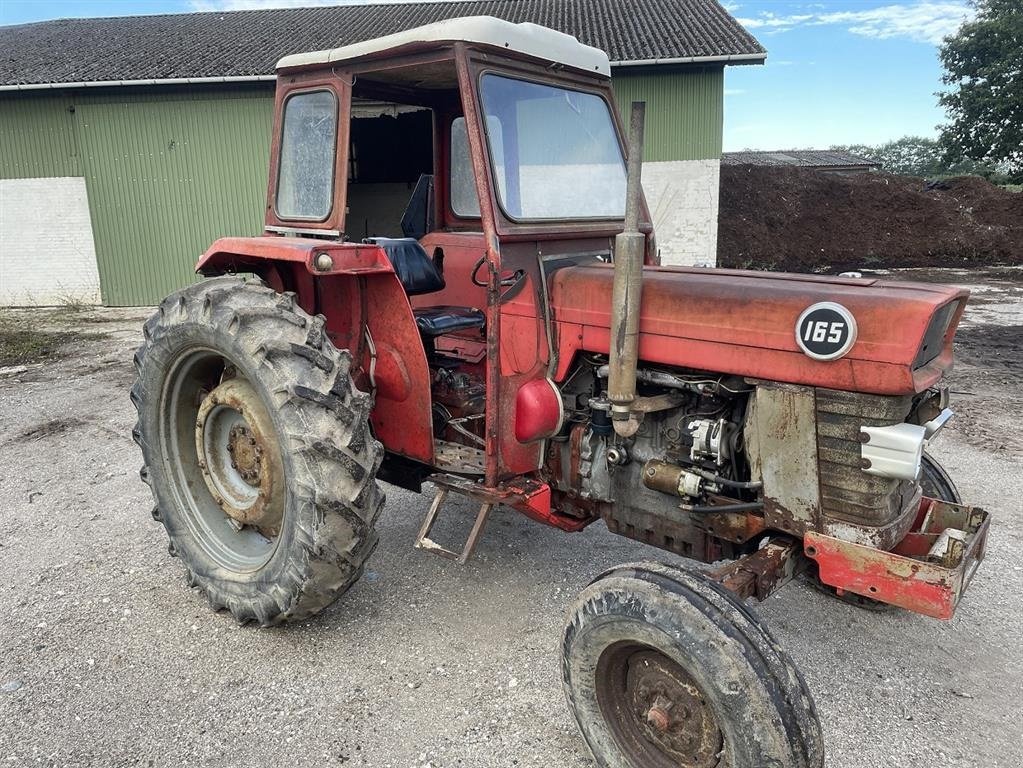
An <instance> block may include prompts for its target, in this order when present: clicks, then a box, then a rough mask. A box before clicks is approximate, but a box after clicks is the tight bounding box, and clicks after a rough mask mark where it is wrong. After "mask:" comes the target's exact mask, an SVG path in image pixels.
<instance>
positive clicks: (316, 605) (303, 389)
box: [131, 276, 384, 626]
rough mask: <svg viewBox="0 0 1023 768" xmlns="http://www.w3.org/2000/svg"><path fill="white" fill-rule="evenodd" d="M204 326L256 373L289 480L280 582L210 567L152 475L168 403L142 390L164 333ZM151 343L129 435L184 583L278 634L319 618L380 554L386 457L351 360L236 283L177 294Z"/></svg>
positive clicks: (314, 325)
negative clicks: (155, 429) (159, 413)
mask: <svg viewBox="0 0 1023 768" xmlns="http://www.w3.org/2000/svg"><path fill="white" fill-rule="evenodd" d="M199 325H204V326H207V327H208V328H213V329H216V333H218V334H222V335H223V336H226V337H230V338H229V339H225V342H229V343H230V345H231V348H232V349H235V350H242V352H243V353H244V354H246V355H247V357H248V359H249V360H250V361H251V362H252V364H253V366H254V369H255V374H256V377H257V378H258V379H259V383H260V386H261V389H262V391H263V393H264V400H265V401H268V402H265V405H266V406H267V408H268V410H269V411H270V412H271V415H272V417H273V419H274V422H275V424H276V425H277V429H278V439H279V440H280V443H281V450H282V453H283V454H285V456H286V459H285V460H286V463H287V465H288V466H289V468H290V470H291V471H290V474H289V476H288V479H287V490H286V502H285V504H286V510H287V511H286V513H285V520H284V524H285V525H287V526H292V530H291V535H290V537H289V546H288V549H287V551H286V552H285V553H283V554H284V556H285V557H286V562H283V564H282V565H281V566H280V567H279V568H278V569H277V571H276V573H277V578H276V579H275V580H274V581H273V582H267V581H265V580H260V578H259V575H258V572H257V575H256V576H255V577H254V579H252V580H251V581H250V582H246V581H245V580H244V579H239V578H236V577H233V576H230V575H226V576H225V574H224V572H223V569H219V568H217V567H215V566H214V565H213V564H212V563H211V561H208V559H207V558H204V557H203V553H202V552H201V551H200V549H199V548H198V547H197V546H196V545H195V544H194V542H190V541H189V537H190V534H189V533H188V531H187V529H185V527H184V526H182V525H181V524H180V523H177V524H174V520H175V514H174V510H173V509H168V506H169V505H170V504H171V503H172V502H171V501H170V498H171V497H170V494H169V493H168V489H167V487H166V484H165V482H164V480H163V479H162V478H160V477H158V476H157V475H158V474H159V473H154V472H153V471H152V468H153V467H154V466H155V465H157V463H158V462H159V461H160V460H161V457H160V455H159V450H158V447H157V446H155V445H153V444H150V441H149V440H148V439H147V435H150V434H151V432H152V424H154V423H155V421H153V419H152V415H153V414H152V411H153V409H154V408H156V409H158V408H159V407H160V392H159V391H154V390H155V388H152V387H147V386H146V384H147V382H149V383H152V382H153V381H157V380H159V379H160V375H161V373H163V372H162V371H160V370H157V371H149V370H147V368H148V367H149V366H150V365H154V366H156V367H157V368H158V369H159V368H161V367H164V368H165V367H166V365H167V361H168V357H169V354H168V352H167V348H166V347H165V346H162V343H163V342H164V341H165V340H166V339H167V337H168V334H171V333H172V332H177V333H180V332H181V331H182V326H190V327H195V326H199ZM185 332H186V333H187V329H185ZM143 336H144V341H143V344H142V345H141V346H140V347H139V349H138V351H137V352H136V353H135V358H134V362H135V369H136V381H135V384H134V386H133V387H132V393H131V399H132V402H133V403H134V405H135V407H136V409H137V411H138V412H139V420H138V422H137V424H136V426H135V428H134V429H133V431H132V436H133V438H134V439H135V442H137V443H138V444H139V447H140V448H141V449H142V454H143V459H144V462H145V463H144V465H143V467H142V470H141V472H140V475H141V477H142V479H143V481H144V482H146V483H147V484H148V485H149V486H150V488H151V490H152V492H153V495H154V498H155V500H156V507H155V508H154V510H153V517H154V519H156V520H158V521H159V522H161V524H162V525H163V526H164V528H165V529H166V531H167V534H168V536H169V538H170V547H171V550H172V552H177V554H178V555H179V556H182V555H183V554H184V553H188V554H189V556H188V557H185V556H182V557H181V559H182V560H183V562H184V564H185V567H186V571H187V582H188V584H189V585H191V586H194V587H196V588H198V589H199V590H200V591H201V592H203V593H204V594H205V596H206V598H207V600H208V601H209V603H210V605H211V606H212V607H213V608H214V609H216V610H220V609H224V608H226V609H227V610H229V611H230V612H231V613H232V614H233V616H234V617H235V618H236V619H237V620H238V621H239V622H240V623H247V622H250V621H255V622H258V623H259V624H260V625H262V626H270V625H276V624H281V623H285V622H296V621H301V620H304V619H307V618H309V617H311V616H313V615H315V614H316V613H318V612H320V611H322V610H323V609H324V608H326V607H327V606H329V605H330V604H331V603H333V602H334V601H335V600H336V599H337V598H338V597H339V596H340V595H341V594H343V593H344V592H345V591H347V590H348V588H349V587H351V585H352V584H354V583H355V582H356V581H357V580H358V579H359V577H360V576H361V575H362V572H363V568H364V566H365V562H366V560H367V559H368V558H369V556H370V555H371V554H372V552H373V550H374V549H375V548H376V546H377V542H378V538H377V533H376V530H375V527H374V526H375V523H376V521H377V518H378V517H379V515H380V511H381V509H382V507H383V504H384V494H383V492H382V491H381V490H380V488H379V486H378V485H377V482H376V473H377V469H378V468H379V466H380V463H381V461H382V459H383V448H382V446H381V445H380V443H379V442H377V441H376V440H374V439H373V438H372V436H371V435H370V429H369V415H370V410H371V407H372V398H371V397H370V395H368V394H366V393H363V392H361V391H359V390H357V389H356V388H355V387H354V386H353V385H352V382H351V379H350V370H351V366H352V358H351V355H350V354H349V353H348V352H347V351H343V350H338V349H336V348H335V347H334V346H333V344H331V342H330V341H329V340H328V339H327V336H326V334H325V332H324V321H323V318H322V317H321V316H315V317H314V316H311V315H309V314H307V313H306V312H305V311H303V310H302V309H301V308H300V307H299V306H298V305H297V303H296V301H295V296H294V294H289V293H278V292H276V291H274V290H273V289H271V288H269V287H267V286H266V285H264V284H263V283H262V282H260V281H258V280H251V279H247V280H243V279H241V278H237V277H233V276H229V277H216V278H211V279H208V280H204V281H202V282H199V283H196V284H195V285H192V286H189V287H188V288H185V289H183V290H181V291H179V292H177V293H175V294H172V295H171V296H169V297H168V298H167V299H165V300H164V301H163V302H162V303H161V304H160V306H159V308H158V310H157V312H156V313H155V314H154V315H153V316H152V317H151V318H150V319H149V320H148V321H147V322H146V324H145V326H144V330H143ZM154 350H156V352H155V353H154ZM151 361H152V363H151ZM310 393H312V394H310ZM147 427H148V428H147ZM274 557H275V558H276V557H277V555H276V554H275V555H274Z"/></svg>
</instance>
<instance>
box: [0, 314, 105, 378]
mask: <svg viewBox="0 0 1023 768" xmlns="http://www.w3.org/2000/svg"><path fill="white" fill-rule="evenodd" d="M107 336H108V334H105V333H81V332H80V331H76V330H73V329H68V330H59V331H54V330H41V329H40V328H39V327H38V323H37V322H36V321H35V319H34V318H33V317H32V316H31V315H25V316H23V317H18V316H14V315H4V314H0V368H4V367H7V366H12V365H30V364H32V363H39V362H44V361H46V360H51V359H54V358H60V357H63V356H64V354H65V348H66V346H67V345H68V344H71V343H72V342H77V341H89V340H95V339H104V338H107Z"/></svg>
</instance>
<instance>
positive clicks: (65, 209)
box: [0, 177, 100, 306]
mask: <svg viewBox="0 0 1023 768" xmlns="http://www.w3.org/2000/svg"><path fill="white" fill-rule="evenodd" d="M69 301H74V302H82V303H86V304H99V303H100V291H99V272H98V270H97V268H96V247H95V244H94V242H93V237H92V223H91V221H90V220H89V200H88V196H87V194H86V191H85V179H83V178H77V177H75V178H72V177H62V178H49V179H0V306H31V305H35V306H52V305H56V304H64V303H67V302H69Z"/></svg>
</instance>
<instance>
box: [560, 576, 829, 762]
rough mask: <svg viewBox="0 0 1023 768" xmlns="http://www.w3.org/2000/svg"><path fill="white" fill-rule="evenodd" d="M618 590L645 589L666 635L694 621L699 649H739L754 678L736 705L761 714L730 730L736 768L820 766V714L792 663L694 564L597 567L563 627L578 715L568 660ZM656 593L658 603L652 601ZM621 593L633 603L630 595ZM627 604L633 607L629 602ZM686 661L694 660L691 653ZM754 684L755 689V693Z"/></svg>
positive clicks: (740, 662) (568, 683) (569, 689)
mask: <svg viewBox="0 0 1023 768" xmlns="http://www.w3.org/2000/svg"><path fill="white" fill-rule="evenodd" d="M616 592H617V593H619V594H631V595H634V596H643V595H646V597H645V598H643V597H640V599H641V600H646V601H647V603H649V604H650V605H649V606H648V608H647V609H645V610H646V611H647V618H648V619H649V620H650V621H652V622H653V623H654V624H655V626H656V628H657V629H658V630H659V631H660V632H661V633H663V635H664V636H665V637H674V638H675V639H676V641H678V642H682V641H681V640H679V638H680V637H681V636H682V635H683V634H684V633H685V632H686V631H689V630H688V628H689V627H694V629H693V632H694V636H696V635H701V636H702V638H703V640H704V642H705V644H704V645H703V649H704V653H730V654H736V651H738V655H735V656H734V658H733V661H735V662H736V664H735V665H734V668H735V669H739V667H740V666H745V667H746V671H745V672H744V673H743V674H746V675H752V676H753V677H754V678H755V681H756V683H755V685H753V684H751V686H750V687H749V688H748V689H747V690H746V691H744V692H743V695H742V696H740V697H738V698H740V699H743V700H744V703H743V704H742V706H743V707H747V709H745V710H743V711H744V712H745V714H744V717H748V716H749V715H750V712H753V711H757V710H759V712H760V715H761V716H760V717H758V718H757V722H759V723H760V724H761V725H762V728H761V729H757V728H751V727H750V723H749V722H745V723H744V726H741V727H738V728H736V729H735V732H736V734H737V736H736V738H738V739H739V740H741V741H743V742H744V743H743V744H741V745H739V748H738V749H736V750H735V751H734V752H733V753H732V754H731V755H730V758H731V760H732V762H730V763H729V766H730V768H731V766H733V765H734V768H760V767H761V766H772V768H821V766H823V764H824V746H823V737H822V734H821V727H820V721H819V719H818V716H817V711H816V707H815V705H814V702H813V698H812V697H811V695H810V693H809V689H808V688H807V686H806V682H805V681H804V679H803V677H802V675H801V673H800V672H799V670H798V668H797V667H796V666H795V664H794V663H793V662H792V660H791V658H790V657H789V655H788V654H787V653H786V652H785V651H784V650H783V649H782V647H781V646H780V645H779V643H778V642H777V641H776V640H775V639H774V638H773V637H772V635H771V634H770V632H769V631H768V629H767V627H766V626H765V625H764V623H763V622H762V621H761V620H760V619H759V618H758V617H757V616H756V614H754V613H753V611H752V610H750V608H749V607H748V606H747V605H745V604H744V603H742V602H740V601H738V600H737V599H736V598H735V597H734V596H733V595H731V594H730V593H729V592H727V590H725V589H724V588H723V587H721V586H720V585H718V584H716V583H714V582H713V581H711V580H710V579H708V578H707V577H706V576H705V575H703V574H702V573H700V572H699V571H697V570H695V569H690V568H686V567H680V566H671V565H666V564H663V563H651V562H642V563H630V564H625V565H621V566H618V567H615V568H612V569H610V570H608V571H607V572H605V573H604V574H602V575H601V576H600V577H598V578H597V579H596V580H594V581H593V582H592V583H591V584H590V586H589V587H587V588H586V589H585V590H584V591H583V592H582V593H581V594H580V596H579V598H578V600H577V601H576V604H575V606H574V608H573V609H572V612H571V615H570V620H569V622H568V625H567V627H566V630H565V635H564V641H563V668H562V673H563V678H564V681H565V691H566V695H567V697H568V699H569V703H570V705H571V708H572V709H573V711H574V712H575V713H576V715H577V719H578V717H579V714H580V709H579V702H578V701H577V700H576V699H575V691H574V690H573V688H574V686H575V684H576V682H575V681H573V680H572V679H571V678H572V670H571V663H570V660H571V655H572V653H573V645H574V643H575V640H576V636H577V635H578V634H579V633H580V632H583V631H585V627H586V624H587V623H588V622H591V621H593V619H594V618H597V619H598V620H600V617H597V616H596V613H595V610H596V612H597V613H599V612H600V611H601V610H603V607H604V606H607V605H608V597H609V595H613V594H614V593H616ZM655 599H656V600H658V603H656V604H655V603H653V602H652V601H653V600H655ZM626 600H627V601H628V602H631V598H626ZM629 610H635V608H634V606H630V607H629ZM683 616H686V617H687V618H686V619H685V620H686V621H687V624H686V628H684V629H683V628H680V627H679V626H678V625H677V624H674V623H673V622H679V621H683V618H682V617H683ZM701 633H702V634H701ZM726 648H728V649H729V650H728V651H726V650H725V649H726ZM594 662H595V660H594ZM689 662H690V664H695V663H697V660H695V659H690V660H689ZM685 666H686V664H685V663H683V667H685ZM752 679H753V678H751V680H752ZM754 688H758V689H759V691H760V692H761V693H759V694H757V695H754ZM750 707H752V709H750ZM589 714H592V713H589ZM590 721H591V722H592V721H593V720H592V718H591V720H590ZM580 724H582V721H580ZM584 736H586V730H585V728H584ZM587 742H588V743H589V745H590V747H591V750H593V747H594V743H593V741H592V740H591V738H590V737H589V736H587ZM593 751H594V756H595V757H596V758H597V761H598V764H599V765H601V766H607V768H612V767H613V768H620V766H622V765H624V763H621V762H620V761H616V759H615V758H613V757H612V758H607V757H604V756H602V755H600V754H598V753H597V750H593Z"/></svg>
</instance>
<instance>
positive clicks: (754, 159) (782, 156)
mask: <svg viewBox="0 0 1023 768" xmlns="http://www.w3.org/2000/svg"><path fill="white" fill-rule="evenodd" d="M721 163H722V164H723V165H766V166H774V167H779V166H787V167H793V166H794V167H797V168H840V167H846V166H863V167H877V165H878V164H877V162H875V161H874V160H870V159H868V158H866V157H861V156H859V155H854V154H852V153H850V152H838V151H834V150H827V149H787V150H778V151H773V152H762V151H756V152H753V151H747V152H725V153H723V154H722V155H721Z"/></svg>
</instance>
